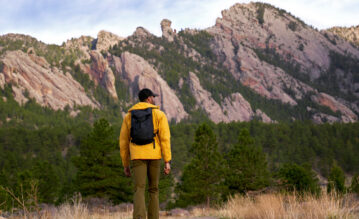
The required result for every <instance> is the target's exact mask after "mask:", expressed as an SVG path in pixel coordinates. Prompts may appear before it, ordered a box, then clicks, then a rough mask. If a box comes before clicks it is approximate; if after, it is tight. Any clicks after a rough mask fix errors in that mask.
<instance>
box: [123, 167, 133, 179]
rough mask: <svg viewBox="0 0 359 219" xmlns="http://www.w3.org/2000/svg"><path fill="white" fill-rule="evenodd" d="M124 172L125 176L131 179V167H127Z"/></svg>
mask: <svg viewBox="0 0 359 219" xmlns="http://www.w3.org/2000/svg"><path fill="white" fill-rule="evenodd" d="M124 171H125V175H126V176H127V177H130V176H131V171H130V167H125V168H124Z"/></svg>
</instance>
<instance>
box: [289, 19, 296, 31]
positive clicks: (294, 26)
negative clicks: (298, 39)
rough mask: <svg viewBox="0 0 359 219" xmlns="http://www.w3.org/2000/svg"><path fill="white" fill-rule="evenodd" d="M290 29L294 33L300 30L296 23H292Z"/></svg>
mask: <svg viewBox="0 0 359 219" xmlns="http://www.w3.org/2000/svg"><path fill="white" fill-rule="evenodd" d="M288 28H289V29H291V30H292V31H296V30H297V28H298V24H297V23H296V22H294V21H291V22H289V24H288Z"/></svg>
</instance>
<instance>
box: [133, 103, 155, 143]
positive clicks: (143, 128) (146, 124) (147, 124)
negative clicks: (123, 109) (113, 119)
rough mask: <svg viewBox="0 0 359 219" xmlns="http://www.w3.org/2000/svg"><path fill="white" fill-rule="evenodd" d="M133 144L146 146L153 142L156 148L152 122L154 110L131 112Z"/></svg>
mask: <svg viewBox="0 0 359 219" xmlns="http://www.w3.org/2000/svg"><path fill="white" fill-rule="evenodd" d="M130 136H131V142H132V143H135V144H137V145H145V144H149V143H152V142H153V148H155V140H154V137H155V136H156V134H154V130H153V120H152V108H147V109H144V110H132V111H131V134H130Z"/></svg>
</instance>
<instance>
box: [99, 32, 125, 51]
mask: <svg viewBox="0 0 359 219" xmlns="http://www.w3.org/2000/svg"><path fill="white" fill-rule="evenodd" d="M123 39H124V38H123V37H119V36H117V35H116V34H113V33H110V32H107V31H104V30H101V31H100V32H99V33H98V34H97V42H96V50H97V51H100V52H101V51H106V50H108V49H109V48H110V47H111V46H114V45H116V44H117V43H118V42H119V41H121V40H123Z"/></svg>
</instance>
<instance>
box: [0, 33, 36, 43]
mask: <svg viewBox="0 0 359 219" xmlns="http://www.w3.org/2000/svg"><path fill="white" fill-rule="evenodd" d="M0 38H3V39H7V40H12V41H15V40H22V41H28V40H29V41H38V42H40V41H39V40H37V39H36V38H34V37H32V36H30V35H26V34H20V33H7V34H4V35H0Z"/></svg>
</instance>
